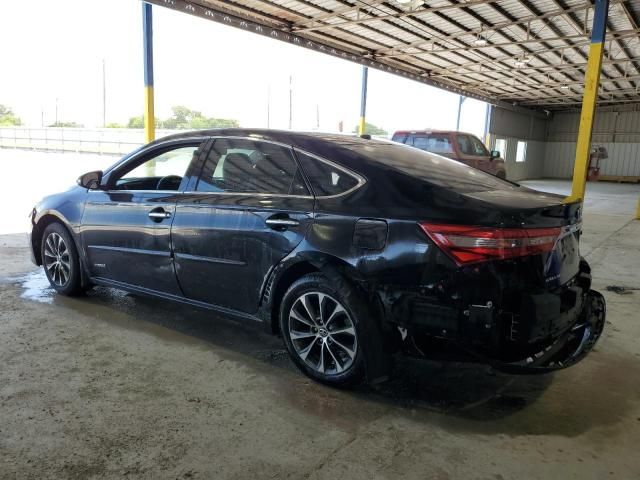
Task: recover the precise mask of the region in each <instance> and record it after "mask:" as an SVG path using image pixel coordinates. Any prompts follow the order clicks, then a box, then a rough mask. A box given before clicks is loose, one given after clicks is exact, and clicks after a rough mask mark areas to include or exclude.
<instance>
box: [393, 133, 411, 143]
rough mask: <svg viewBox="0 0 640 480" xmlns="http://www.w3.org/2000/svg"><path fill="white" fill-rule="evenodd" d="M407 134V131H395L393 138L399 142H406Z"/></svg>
mask: <svg viewBox="0 0 640 480" xmlns="http://www.w3.org/2000/svg"><path fill="white" fill-rule="evenodd" d="M407 136H408V135H407V134H406V133H394V134H393V137H391V140H393V141H394V142H398V143H405V142H406V141H407Z"/></svg>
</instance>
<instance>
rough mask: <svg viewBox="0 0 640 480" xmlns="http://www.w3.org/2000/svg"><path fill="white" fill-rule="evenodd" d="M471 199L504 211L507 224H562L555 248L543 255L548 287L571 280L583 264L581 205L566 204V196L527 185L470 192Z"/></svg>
mask: <svg viewBox="0 0 640 480" xmlns="http://www.w3.org/2000/svg"><path fill="white" fill-rule="evenodd" d="M464 195H465V196H466V197H468V198H472V199H474V200H477V201H480V202H482V203H484V204H486V207H487V208H490V209H496V210H499V211H500V212H501V219H502V222H501V223H502V224H503V225H504V226H516V225H518V226H521V227H525V228H548V227H560V235H559V236H558V238H557V240H556V242H555V244H554V247H553V249H552V250H551V251H550V252H546V253H543V254H542V257H543V264H544V270H543V272H542V275H543V278H544V282H545V286H546V287H547V288H548V289H554V288H556V287H559V286H561V285H564V284H565V283H567V282H569V281H570V280H571V279H572V278H574V277H575V276H576V275H577V274H578V270H579V266H580V249H579V242H580V233H581V227H582V204H581V203H580V202H574V203H563V200H564V197H562V196H560V195H555V194H552V193H545V192H539V191H536V190H531V189H529V188H526V187H517V188H507V189H504V190H500V189H498V190H487V191H481V192H467V193H465V194H464Z"/></svg>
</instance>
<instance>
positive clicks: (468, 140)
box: [456, 133, 491, 172]
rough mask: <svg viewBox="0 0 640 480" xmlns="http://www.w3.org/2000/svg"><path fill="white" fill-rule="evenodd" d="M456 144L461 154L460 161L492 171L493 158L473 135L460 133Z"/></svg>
mask: <svg viewBox="0 0 640 480" xmlns="http://www.w3.org/2000/svg"><path fill="white" fill-rule="evenodd" d="M456 143H457V144H458V150H459V152H460V160H462V161H463V162H464V163H466V164H467V165H469V166H471V167H474V168H478V169H480V170H484V171H485V172H490V171H491V157H490V154H489V151H488V150H487V149H486V147H485V146H484V144H483V143H482V142H481V141H480V140H478V139H477V138H476V137H474V136H473V135H466V134H463V133H459V134H457V135H456Z"/></svg>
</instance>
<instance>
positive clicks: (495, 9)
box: [147, 0, 640, 110]
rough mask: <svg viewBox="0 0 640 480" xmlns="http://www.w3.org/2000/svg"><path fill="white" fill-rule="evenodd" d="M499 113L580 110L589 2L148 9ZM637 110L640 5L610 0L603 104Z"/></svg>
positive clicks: (413, 1)
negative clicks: (286, 45) (332, 58)
mask: <svg viewBox="0 0 640 480" xmlns="http://www.w3.org/2000/svg"><path fill="white" fill-rule="evenodd" d="M147 1H150V2H151V3H155V4H158V5H163V6H167V7H171V8H174V9H176V10H179V11H184V12H186V13H191V14H194V15H199V16H201V17H204V18H209V19H210V20H214V21H218V22H222V23H227V24H229V25H232V26H235V27H238V28H243V29H246V30H250V31H254V32H256V33H259V34H262V35H268V36H271V37H273V38H278V39H280V40H284V41H287V42H290V43H294V44H297V45H300V46H304V47H307V48H312V49H315V50H319V51H322V52H325V53H329V54H331V55H336V56H339V57H342V58H345V59H348V60H352V61H355V62H359V63H362V64H365V65H369V66H372V67H374V68H380V69H382V70H385V71H389V72H391V73H394V74H398V75H403V76H405V77H408V78H412V79H414V80H417V81H422V82H424V83H428V84H431V85H435V86H438V87H441V88H445V89H447V90H450V91H454V92H456V93H460V94H464V95H467V96H470V97H475V98H479V99H483V100H488V101H491V102H492V103H495V104H499V105H502V106H507V105H508V106H518V107H528V108H537V109H546V110H563V109H573V108H576V107H577V106H579V104H580V103H581V100H582V93H583V80H584V73H585V70H586V64H587V57H588V50H589V42H590V28H591V24H592V21H593V7H592V4H591V2H590V1H585V0H429V1H421V0H404V1H398V0H388V1H381V0H247V1H243V2H240V1H223V0H193V1H187V0H147ZM636 102H637V103H640V0H624V1H623V0H611V5H610V9H609V20H608V29H607V40H606V42H605V53H604V59H603V66H602V76H601V87H600V95H599V103H600V104H601V105H605V104H616V103H636Z"/></svg>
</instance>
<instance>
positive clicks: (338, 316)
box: [288, 292, 358, 375]
mask: <svg viewBox="0 0 640 480" xmlns="http://www.w3.org/2000/svg"><path fill="white" fill-rule="evenodd" d="M288 326H289V332H288V333H289V338H291V343H292V344H293V348H294V349H295V352H296V354H297V355H298V356H299V357H300V359H301V360H302V361H304V362H305V363H306V364H307V365H308V366H309V367H311V368H312V369H314V370H315V371H316V372H318V373H321V374H323V375H336V374H340V373H342V372H344V371H346V370H348V369H349V368H350V367H351V366H352V365H353V362H354V360H355V357H356V353H357V351H358V337H357V334H356V329H355V325H354V323H353V320H352V319H351V317H350V316H349V313H348V312H347V310H346V309H345V308H344V307H343V306H342V305H341V304H340V302H338V301H337V300H336V299H335V298H333V297H331V296H330V295H327V294H326V293H322V292H308V293H304V294H302V295H300V296H299V297H298V298H297V299H296V301H295V302H293V305H292V306H291V310H290V311H289V322H288Z"/></svg>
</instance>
